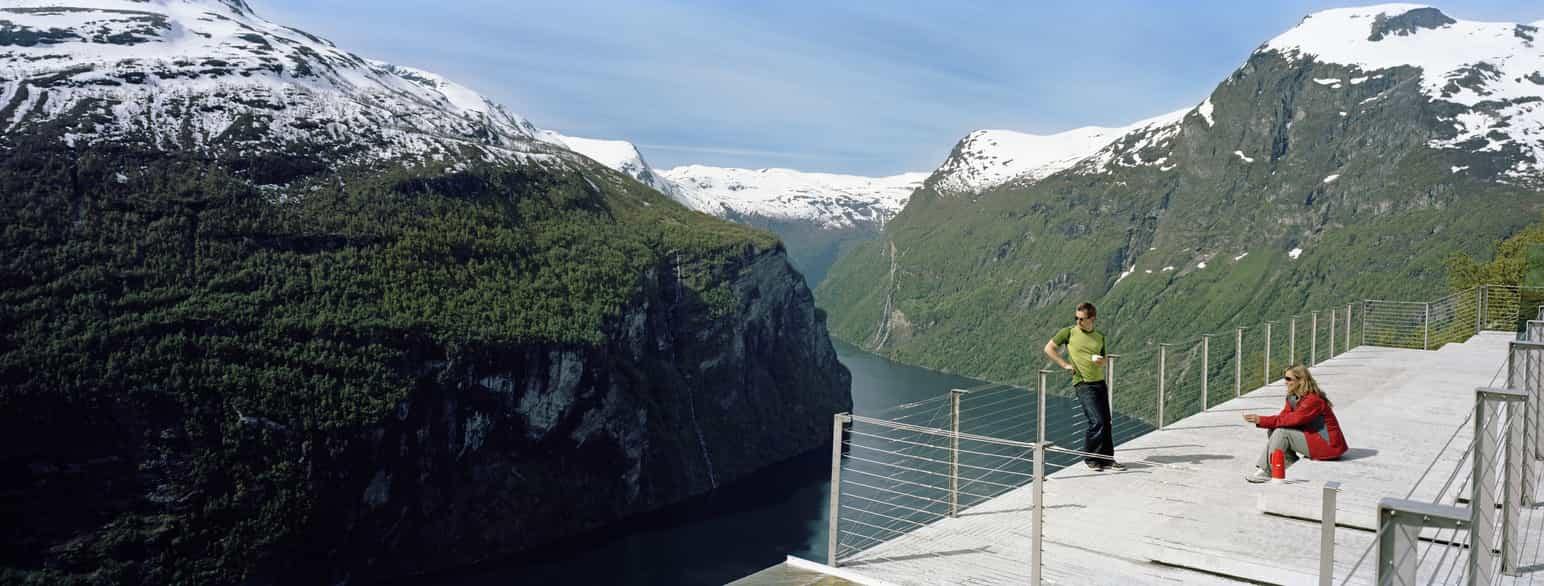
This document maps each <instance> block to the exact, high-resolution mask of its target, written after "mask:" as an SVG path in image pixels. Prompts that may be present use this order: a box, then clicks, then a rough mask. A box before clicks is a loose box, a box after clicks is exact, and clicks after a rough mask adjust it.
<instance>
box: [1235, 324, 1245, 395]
mask: <svg viewBox="0 0 1544 586" xmlns="http://www.w3.org/2000/svg"><path fill="white" fill-rule="evenodd" d="M1242 396H1244V328H1239V329H1238V334H1237V337H1235V338H1233V397H1234V398H1237V397H1242Z"/></svg>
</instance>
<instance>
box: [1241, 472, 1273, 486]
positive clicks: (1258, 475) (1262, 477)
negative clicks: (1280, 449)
mask: <svg viewBox="0 0 1544 586" xmlns="http://www.w3.org/2000/svg"><path fill="white" fill-rule="evenodd" d="M1270 479H1271V475H1270V473H1268V472H1266V471H1264V470H1261V469H1259V468H1255V469H1254V472H1253V473H1250V474H1245V475H1244V480H1248V481H1249V482H1252V483H1254V484H1259V483H1261V482H1265V481H1267V480H1270Z"/></svg>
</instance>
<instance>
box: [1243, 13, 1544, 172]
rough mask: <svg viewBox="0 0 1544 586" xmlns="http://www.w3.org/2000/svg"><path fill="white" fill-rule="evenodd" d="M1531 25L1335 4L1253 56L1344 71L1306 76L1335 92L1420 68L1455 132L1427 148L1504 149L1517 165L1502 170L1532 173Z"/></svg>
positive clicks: (1541, 71) (1538, 35)
mask: <svg viewBox="0 0 1544 586" xmlns="http://www.w3.org/2000/svg"><path fill="white" fill-rule="evenodd" d="M1540 23H1544V21H1538V22H1535V23H1534V24H1531V25H1530V24H1516V23H1502V22H1474V21H1464V20H1455V19H1453V18H1452V17H1449V16H1447V15H1446V14H1443V13H1442V12H1441V11H1439V10H1437V9H1436V8H1432V7H1430V6H1423V5H1418V4H1384V5H1378V6H1367V7H1360V8H1342V9H1336V10H1325V11H1322V12H1317V13H1314V14H1312V15H1309V16H1308V17H1307V18H1304V19H1303V21H1302V23H1300V24H1298V25H1297V26H1296V27H1294V28H1292V29H1291V30H1289V31H1287V32H1285V33H1283V34H1281V35H1279V36H1277V37H1276V38H1274V39H1271V40H1270V41H1269V42H1267V43H1265V45H1263V46H1261V47H1260V49H1259V50H1258V51H1256V52H1257V53H1270V52H1275V53H1278V54H1280V55H1282V56H1283V57H1284V58H1286V59H1288V60H1289V61H1299V60H1305V61H1311V62H1315V63H1324V64H1337V65H1341V66H1345V67H1348V68H1350V69H1352V70H1353V71H1351V72H1350V73H1349V74H1347V75H1341V76H1327V77H1323V78H1314V82H1315V83H1317V84H1320V85H1323V86H1326V87H1328V88H1329V89H1335V90H1339V89H1347V88H1350V87H1352V86H1356V85H1360V84H1363V83H1366V82H1367V81H1368V80H1370V79H1377V78H1379V77H1381V76H1382V75H1384V73H1385V72H1386V71H1387V70H1390V69H1395V68H1401V67H1415V68H1419V69H1420V90H1421V93H1423V94H1424V95H1425V96H1426V97H1427V98H1428V99H1429V100H1430V101H1431V102H1432V103H1434V104H1440V105H1443V106H1446V107H1447V109H1448V111H1447V112H1446V113H1445V115H1444V119H1445V120H1446V121H1447V122H1448V123H1450V124H1451V125H1452V126H1453V128H1454V129H1455V130H1457V132H1456V134H1455V135H1453V136H1448V137H1439V138H1435V139H1433V140H1432V141H1431V142H1430V143H1428V144H1429V146H1431V147H1434V148H1441V149H1460V150H1474V151H1481V152H1505V151H1511V152H1512V153H1513V154H1515V155H1516V161H1515V163H1514V165H1513V166H1512V167H1511V168H1509V169H1507V170H1505V171H1504V174H1505V175H1507V176H1509V177H1513V178H1522V177H1538V176H1539V175H1540V173H1541V171H1544V100H1541V96H1544V32H1540ZM1377 99H1378V96H1375V97H1372V98H1368V101H1375V100H1377Z"/></svg>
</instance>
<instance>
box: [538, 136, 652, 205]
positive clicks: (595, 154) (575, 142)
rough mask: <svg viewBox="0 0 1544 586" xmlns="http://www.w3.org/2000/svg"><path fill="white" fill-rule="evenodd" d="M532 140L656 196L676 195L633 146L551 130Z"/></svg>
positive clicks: (621, 141) (622, 142) (623, 142)
mask: <svg viewBox="0 0 1544 586" xmlns="http://www.w3.org/2000/svg"><path fill="white" fill-rule="evenodd" d="M536 137H537V138H540V139H541V140H544V141H547V142H550V143H552V144H556V145H558V146H561V147H563V148H566V149H568V150H571V151H574V152H576V153H579V154H581V155H584V156H586V157H589V158H591V159H594V160H595V162H597V163H600V164H602V165H605V166H607V167H610V168H612V169H613V170H616V171H619V172H622V173H625V174H627V175H628V176H630V177H632V178H633V179H637V180H638V182H640V183H642V184H644V185H647V186H649V187H652V188H654V189H655V190H656V191H658V192H660V193H663V194H665V195H668V196H671V197H675V195H676V189H675V185H673V184H671V183H670V181H668V180H666V179H664V178H663V177H660V175H659V173H658V172H657V171H655V170H654V168H653V167H651V166H649V163H648V162H647V161H645V160H643V153H640V152H638V147H636V146H633V143H630V142H627V141H625V140H602V139H597V138H579V137H575V136H564V135H562V134H558V133H556V132H553V131H551V130H543V131H541V132H540V133H538V134H537V135H536Z"/></svg>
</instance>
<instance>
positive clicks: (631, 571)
mask: <svg viewBox="0 0 1544 586" xmlns="http://www.w3.org/2000/svg"><path fill="white" fill-rule="evenodd" d="M1036 350H1038V347H1035V348H1030V349H1027V351H1026V353H1028V352H1029V351H1036ZM836 351H837V356H838V358H840V360H841V361H842V364H844V365H846V366H847V368H848V370H850V371H852V399H853V412H854V413H856V414H859V415H869V416H873V417H892V416H897V415H901V414H907V415H911V414H918V415H917V417H915V418H912V419H908V422H910V423H916V424H920V425H931V426H937V427H945V426H947V420H945V419H943V418H942V417H943V413H944V412H945V410H944V409H941V408H940V406H941V405H942V404H943V403H944V402H943V401H941V400H939V399H938V398H939V397H941V396H944V395H946V394H947V393H948V391H949V389H971V388H981V387H985V386H987V384H986V383H983V382H982V381H978V380H973V379H969V378H965V377H960V376H955V375H951V374H945V373H941V372H935V371H931V370H927V369H923V368H917V367H915V366H908V365H905V364H900V363H896V362H892V361H890V360H886V359H885V358H883V357H880V356H877V355H874V354H870V353H867V352H864V351H862V350H860V349H858V348H856V347H853V346H850V345H847V344H842V343H840V342H837V343H836ZM1050 380H1051V384H1052V385H1053V386H1066V385H1067V384H1068V381H1067V380H1066V376H1065V375H1063V374H1060V373H1058V374H1055V375H1052V378H1051V379H1050ZM993 388H997V387H993ZM998 389H999V390H994V391H987V392H992V393H994V395H993V396H992V397H990V398H986V397H983V398H982V399H981V401H980V403H981V406H982V407H983V408H984V409H983V410H991V411H1004V409H1003V407H1010V408H1011V409H1016V410H1019V411H1022V414H1023V417H1022V418H1021V417H1015V416H1013V415H1012V414H1011V412H1009V413H1003V414H1002V416H997V415H994V416H992V417H983V418H982V419H984V420H987V421H988V424H989V425H990V426H995V428H985V429H973V430H970V431H972V432H973V433H978V434H985V435H992V433H993V431H1002V432H1007V431H1009V430H1010V429H1011V430H1014V433H1015V437H1016V438H1019V439H1022V438H1023V435H1022V434H1024V433H1027V429H1028V422H1029V421H1032V418H1033V417H1034V413H1033V408H1032V405H1033V403H1032V402H1030V399H1029V398H1028V394H1029V393H1028V391H1026V390H1023V389H1000V388H998ZM984 393H985V392H983V394H984ZM1013 393H1023V394H1024V395H1025V398H1024V399H1023V400H1022V401H1017V400H1006V399H1008V396H1009V395H1011V394H1013ZM929 400H931V401H929ZM919 401H928V402H927V403H923V404H921V405H918V406H914V407H910V408H907V407H898V406H903V405H908V404H912V403H916V402H919ZM969 404H970V403H968V402H967V403H965V405H969ZM1047 407H1048V409H1049V410H1048V411H1047V414H1046V421H1047V425H1046V427H1047V436H1048V437H1047V439H1049V440H1050V441H1053V442H1055V443H1057V444H1058V445H1063V446H1071V447H1074V448H1080V447H1081V446H1082V430H1083V416H1082V412H1081V410H1080V408H1079V407H1078V404H1077V402H1076V401H1075V400H1073V399H1069V398H1067V397H1061V396H1052V397H1051V398H1050V399H1049V400H1048V401H1047ZM963 409H964V407H962V410H963ZM962 419H965V417H963V416H962ZM1115 429H1116V432H1117V437H1116V441H1117V443H1118V442H1120V441H1122V440H1124V439H1129V438H1130V437H1133V436H1135V435H1140V434H1142V433H1146V432H1147V431H1148V429H1149V428H1148V427H1147V426H1146V425H1145V424H1142V423H1140V422H1137V421H1135V420H1131V419H1126V418H1123V417H1120V416H1117V418H1116V422H1115ZM830 476H831V450H830V448H829V444H828V445H827V447H826V448H825V449H819V450H814V451H811V452H809V453H806V454H803V455H800V456H798V457H796V458H793V459H791V460H789V461H786V462H782V463H780V464H777V465H774V466H772V467H770V468H767V469H765V470H762V471H760V472H758V473H756V474H754V475H752V476H751V477H749V478H746V479H745V480H742V481H740V482H737V483H734V484H731V485H726V486H723V487H720V488H719V489H718V490H717V491H715V492H714V493H713V494H710V495H706V496H703V497H699V498H696V499H692V500H691V501H689V502H686V503H682V504H679V505H676V506H673V507H670V508H668V509H666V510H663V511H660V512H657V513H653V514H649V515H645V516H643V517H642V518H638V519H635V520H633V521H631V522H627V523H624V524H622V525H619V526H617V527H614V528H612V529H609V530H606V531H602V532H600V533H598V534H596V535H591V536H587V537H585V538H582V539H579V540H575V541H573V542H570V543H565V544H563V545H560V546H556V547H551V548H547V549H544V550H542V551H539V552H534V553H532V554H531V555H527V556H523V557H522V558H521V559H518V560H509V561H505V562H496V563H492V564H488V565H485V566H481V567H477V568H473V569H469V570H463V571H457V572H452V573H448V574H444V575H439V576H434V577H433V578H432V579H431V580H430V581H429V583H433V584H443V585H456V586H466V585H478V586H482V585H490V586H491V585H494V584H686V585H698V584H701V585H710V584H711V585H718V584H723V583H725V582H730V581H733V580H736V579H738V578H741V577H744V576H746V575H748V574H752V573H755V572H757V571H760V570H762V569H764V568H767V567H769V566H772V565H776V564H778V563H781V562H782V561H783V559H784V558H785V556H788V555H794V556H798V557H802V558H805V559H810V560H816V561H824V560H825V558H826V535H827V520H826V519H827V517H826V515H827V509H828V508H829V503H828V500H829V498H830V483H829V481H830ZM1025 522H1026V523H1027V522H1028V519H1027V517H1026V520H1025ZM414 582H419V583H422V581H420V580H414Z"/></svg>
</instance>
